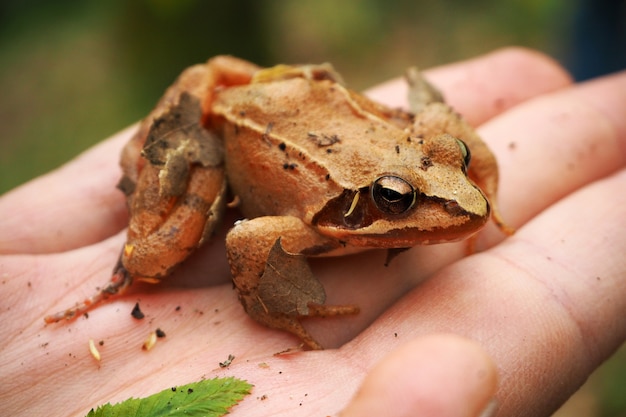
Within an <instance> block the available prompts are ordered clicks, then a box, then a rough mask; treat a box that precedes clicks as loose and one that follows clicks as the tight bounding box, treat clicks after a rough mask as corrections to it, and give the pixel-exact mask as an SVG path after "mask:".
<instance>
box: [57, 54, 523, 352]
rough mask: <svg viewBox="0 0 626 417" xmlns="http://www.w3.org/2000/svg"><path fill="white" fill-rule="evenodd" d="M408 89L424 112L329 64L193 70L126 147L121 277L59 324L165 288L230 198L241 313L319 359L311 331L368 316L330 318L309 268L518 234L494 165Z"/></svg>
mask: <svg viewBox="0 0 626 417" xmlns="http://www.w3.org/2000/svg"><path fill="white" fill-rule="evenodd" d="M407 78H408V80H409V84H410V87H411V97H412V107H413V109H412V110H413V111H412V112H406V111H402V110H398V109H391V108H388V107H385V106H383V105H381V104H378V103H375V102H373V101H371V100H369V99H368V98H366V97H364V96H363V95H360V94H358V93H356V92H354V91H351V90H349V89H347V88H346V87H344V85H343V83H342V81H341V78H340V76H339V75H338V74H337V73H336V72H335V71H334V70H333V68H332V67H331V66H330V65H328V64H324V65H304V66H286V65H279V66H276V67H273V68H267V69H262V68H259V67H257V66H256V65H254V64H252V63H249V62H246V61H243V60H240V59H237V58H234V57H229V56H218V57H215V58H213V59H211V60H209V61H208V62H207V63H206V64H203V65H197V66H193V67H190V68H188V69H187V70H185V71H184V72H183V73H182V74H181V76H180V77H179V78H178V80H177V81H176V82H175V83H174V85H173V86H172V87H170V88H169V89H168V90H167V92H166V93H165V95H164V97H163V98H162V99H161V101H160V102H159V104H158V105H157V107H156V108H155V110H153V111H152V113H151V114H150V115H149V116H148V117H147V118H146V119H145V120H144V121H143V122H142V124H141V125H140V127H139V129H138V131H137V133H136V134H135V135H134V137H133V138H132V139H131V140H130V142H129V143H128V144H127V145H126V147H125V148H124V151H123V154H122V162H121V164H122V167H123V171H124V177H123V179H122V181H121V182H120V188H121V189H122V190H123V191H124V192H125V193H126V195H127V197H128V205H129V210H130V224H129V228H128V236H127V242H126V244H125V245H124V248H123V250H122V254H121V256H120V259H119V262H118V264H117V266H116V267H115V269H114V274H113V277H112V278H111V280H110V282H109V283H108V285H106V286H105V287H104V288H103V289H102V290H101V291H100V292H99V293H98V294H96V295H94V296H93V297H91V298H89V299H87V300H85V301H83V302H82V303H80V304H77V305H76V306H74V307H72V308H70V309H68V310H65V311H62V312H59V313H57V314H55V315H52V316H48V317H46V318H45V320H46V322H48V323H50V322H55V321H58V320H61V319H63V318H68V319H69V318H72V317H75V316H76V315H78V314H81V313H83V312H85V311H87V310H88V309H89V308H91V307H92V306H93V305H95V304H97V303H99V302H100V301H102V300H104V299H106V298H108V297H110V296H111V295H114V294H119V293H121V292H123V290H124V289H125V288H127V287H128V286H129V285H131V283H132V282H133V280H135V279H142V280H152V281H158V280H160V279H162V278H164V277H166V276H167V275H168V273H169V272H170V271H171V270H172V268H174V267H175V266H176V265H177V264H179V263H180V262H182V261H183V260H185V258H187V256H189V254H191V253H192V252H193V251H194V250H195V249H196V248H197V247H198V246H200V245H201V244H202V243H203V242H205V241H206V240H207V239H210V237H211V235H212V233H213V231H214V229H215V227H216V225H217V224H218V223H219V222H220V219H221V218H222V216H223V213H224V210H225V208H226V206H227V202H228V201H230V199H231V198H232V199H233V200H234V201H236V202H237V205H238V208H239V210H240V211H241V213H243V215H244V216H245V217H246V220H242V221H239V222H237V223H236V224H235V225H234V227H233V228H232V229H231V230H230V232H229V233H228V235H227V237H226V248H227V254H228V262H229V263H230V266H231V272H232V277H233V282H234V284H235V287H236V289H237V291H238V294H239V299H240V300H241V303H242V304H243V306H244V308H245V310H246V312H247V313H248V314H249V315H250V316H251V317H252V318H253V319H255V320H256V321H258V322H260V323H262V324H264V325H266V326H269V327H274V328H278V329H282V330H285V331H288V332H291V333H293V334H294V335H296V336H298V337H299V338H300V339H301V340H302V341H303V342H304V343H305V344H306V346H308V347H309V348H312V349H321V348H322V346H320V344H319V343H317V342H316V341H315V340H314V339H313V337H311V336H310V335H309V333H308V332H307V331H306V330H305V328H304V327H303V326H302V324H301V323H300V320H301V319H302V318H304V317H310V316H333V315H342V314H354V313H357V312H358V307H356V306H351V305H345V306H343V305H325V304H324V301H325V293H324V289H323V287H322V286H321V284H320V283H319V282H318V281H317V280H316V279H315V277H314V276H313V274H312V273H311V271H310V269H309V268H308V263H307V258H308V257H310V256H319V255H337V254H342V253H346V252H349V251H353V250H354V249H357V250H359V249H367V248H386V249H390V250H401V249H404V248H409V247H412V246H415V245H425V244H435V243H441V242H452V241H457V240H461V239H466V238H468V237H471V236H472V235H474V234H475V233H476V232H477V231H478V230H480V229H481V228H482V227H483V226H484V225H485V223H486V222H487V220H488V219H489V218H490V217H491V218H492V219H493V220H494V221H495V223H496V225H498V226H499V227H500V229H501V230H503V231H504V232H505V233H511V229H510V228H508V227H507V226H506V225H505V224H504V222H503V221H502V220H501V217H500V214H499V213H498V211H497V209H496V206H495V196H496V191H497V180H498V178H497V177H498V168H497V164H496V160H495V158H494V156H493V154H492V153H491V152H490V150H489V149H488V148H487V146H486V145H485V144H484V143H483V142H482V140H481V139H480V138H479V137H478V136H477V135H476V133H475V132H474V131H473V129H472V128H471V127H470V126H469V125H468V124H467V123H466V122H465V121H464V120H463V119H462V118H461V117H460V116H459V115H458V114H456V113H455V112H454V111H453V110H452V109H451V108H450V107H448V106H447V105H446V104H444V103H443V101H442V100H441V96H440V95H439V94H438V92H437V91H436V90H435V89H434V88H432V87H431V86H430V85H429V84H428V83H427V82H425V80H424V79H423V78H421V75H420V74H419V72H417V71H410V72H409V73H408V77H407ZM470 149H471V154H472V163H471V164H470ZM229 196H231V197H229ZM490 203H491V204H490Z"/></svg>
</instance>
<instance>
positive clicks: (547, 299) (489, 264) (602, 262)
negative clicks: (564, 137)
mask: <svg viewBox="0 0 626 417" xmlns="http://www.w3.org/2000/svg"><path fill="white" fill-rule="evenodd" d="M625 187H626V171H620V172H619V173H618V174H616V175H614V176H611V177H608V178H606V179H602V180H599V181H597V182H595V183H593V184H591V185H589V186H587V187H585V188H584V189H582V190H580V191H578V192H576V193H574V194H572V195H571V196H569V197H567V198H565V199H563V200H561V201H559V202H558V203H557V204H555V205H554V206H552V207H551V208H550V209H548V210H546V211H545V212H544V213H542V214H541V215H539V216H537V217H536V218H535V219H533V220H532V221H531V222H529V223H528V224H527V225H526V226H525V227H524V228H523V229H521V230H520V231H519V233H518V234H516V235H515V236H513V237H512V238H510V239H509V240H508V242H507V243H505V244H502V245H499V246H497V247H496V248H494V249H492V250H490V251H488V252H485V253H483V254H479V255H477V256H473V257H470V258H466V259H465V260H463V261H461V262H457V263H455V264H453V265H452V266H450V267H449V268H446V269H444V270H442V271H441V273H439V274H436V275H435V276H434V277H432V278H431V279H430V280H429V281H427V282H426V283H424V284H423V285H421V286H420V287H418V288H417V289H416V290H414V291H412V292H411V293H409V295H408V296H407V297H405V298H404V299H403V300H402V301H401V302H400V303H398V304H396V305H395V306H394V307H393V308H392V309H391V310H390V311H389V312H388V314H386V315H384V316H383V317H382V318H381V319H380V320H379V321H378V322H377V323H375V324H374V325H373V326H372V327H370V328H369V329H368V330H367V331H366V332H365V333H364V335H363V336H364V338H365V339H366V340H365V342H367V341H369V342H370V343H371V345H372V346H375V345H378V346H380V345H381V344H384V343H383V342H385V341H386V342H387V343H386V345H390V343H389V341H392V340H399V341H402V340H406V339H407V338H414V337H418V336H419V335H423V334H428V333H432V332H441V331H446V332H452V333H456V334H459V335H463V336H465V337H468V338H472V339H474V340H477V341H478V342H480V343H481V344H482V345H483V346H484V347H485V349H486V350H487V351H488V353H489V354H490V356H491V357H492V358H493V359H494V361H496V363H497V365H498V368H499V370H500V375H501V383H500V390H499V393H498V398H499V410H500V413H501V414H502V415H550V414H551V412H553V411H554V410H555V409H556V408H557V407H559V406H560V404H561V403H562V402H563V401H565V399H567V398H568V397H569V396H570V395H571V394H572V393H573V392H574V391H575V390H576V389H577V388H578V387H579V386H580V385H581V384H582V383H583V382H584V380H585V379H586V378H587V377H588V375H589V374H590V373H591V371H592V370H593V369H595V367H597V366H598V365H599V364H600V363H601V362H602V361H603V360H605V359H606V358H607V357H608V356H609V355H610V354H612V352H614V350H615V349H616V348H617V347H618V346H619V345H620V344H621V343H623V341H624V339H625V338H626V326H624V321H623V312H624V311H626V281H625V280H624V276H626V263H625V262H624V256H623V254H624V253H625V251H626V235H625V234H624V233H623V230H624V228H625V227H626V196H625V195H624V193H622V192H621V190H623V189H625ZM392 333H395V334H396V336H394V335H393V334H392ZM355 343H357V344H358V345H359V346H364V345H363V343H364V341H363V340H361V339H360V338H357V339H356V340H355ZM381 354H382V352H381V349H380V347H377V348H375V349H372V352H371V355H372V356H373V357H374V358H378V357H379V355H381ZM374 360H375V359H372V361H374ZM366 362H367V361H366Z"/></svg>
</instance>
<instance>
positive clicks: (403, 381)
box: [340, 335, 497, 417]
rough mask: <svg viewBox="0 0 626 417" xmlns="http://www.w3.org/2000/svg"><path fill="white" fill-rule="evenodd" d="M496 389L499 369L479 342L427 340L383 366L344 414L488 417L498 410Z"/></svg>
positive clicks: (356, 416) (445, 337) (408, 347)
mask: <svg viewBox="0 0 626 417" xmlns="http://www.w3.org/2000/svg"><path fill="white" fill-rule="evenodd" d="M496 388H497V370H496V367H495V365H494V363H493V361H492V360H491V358H490V357H489V356H488V355H487V354H486V353H485V351H484V350H483V349H482V347H480V346H479V345H478V344H477V343H476V342H473V341H470V340H468V339H464V338H461V337H459V336H453V335H432V336H426V337H421V338H419V339H415V340H413V341H411V342H409V343H407V344H405V345H403V346H401V347H400V348H398V349H397V350H395V351H394V352H392V353H391V354H389V355H388V356H387V357H385V358H384V359H383V360H382V361H381V362H380V363H378V365H376V366H375V367H374V368H373V369H372V371H371V372H370V373H369V374H368V375H367V377H366V378H365V380H364V381H363V384H362V386H361V388H360V389H359V391H358V392H357V393H356V395H355V397H354V398H353V399H352V401H351V402H350V404H349V405H348V407H347V408H346V409H345V410H344V411H343V412H342V413H341V414H340V416H341V417H365V416H376V415H380V416H382V415H393V416H395V417H405V416H407V417H408V416H411V417H412V416H420V415H422V416H430V417H438V416H446V417H450V416H454V417H477V416H481V417H484V416H487V415H491V414H492V413H493V412H494V411H495V401H493V396H494V394H495V392H496Z"/></svg>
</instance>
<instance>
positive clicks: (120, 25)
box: [0, 0, 571, 193]
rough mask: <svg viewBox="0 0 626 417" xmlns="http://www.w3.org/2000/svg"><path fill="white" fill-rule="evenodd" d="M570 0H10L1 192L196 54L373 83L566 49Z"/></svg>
mask: <svg viewBox="0 0 626 417" xmlns="http://www.w3.org/2000/svg"><path fill="white" fill-rule="evenodd" d="M569 4H570V3H569V2H568V1H566V0H549V1H540V0H511V1H509V2H498V1H496V0H473V1H464V0H445V1H438V2H433V1H415V0H359V1H356V0H345V1H343V2H341V3H338V2H336V1H334V0H257V1H254V0H233V1H215V0H209V1H200V0H177V1H174V0H129V1H122V0H110V1H108V2H100V1H95V0H91V1H89V0H87V1H78V0H57V1H55V2H48V1H44V0H23V1H21V2H15V1H11V0H0V91H2V95H1V96H0V149H1V152H0V193H2V192H5V191H7V190H9V189H11V188H13V187H15V186H16V185H18V184H20V183H23V182H24V181H26V180H28V179H30V178H33V177H35V176H37V175H40V174H43V173H45V172H47V171H49V170H51V169H53V168H54V167H56V166H58V165H60V164H61V163H63V162H64V161H67V160H68V159H70V158H71V157H73V156H74V155H76V154H77V153H79V152H80V151H82V150H84V149H86V148H88V147H89V146H90V145H92V144H94V143H96V142H98V141H99V140H101V139H102V138H104V137H106V136H108V135H110V134H112V133H114V132H116V131H118V130H120V129H122V128H123V127H125V126H127V125H129V124H131V123H133V122H134V121H136V120H138V119H140V118H141V117H142V116H143V115H145V114H146V113H147V112H148V111H149V110H150V108H151V107H152V105H153V104H154V103H155V101H156V100H157V99H158V97H159V96H160V95H161V93H162V92H163V90H164V89H165V87H166V86H167V85H169V84H170V83H171V82H172V80H173V79H174V78H175V77H176V75H177V74H178V73H180V71H181V70H182V69H183V68H185V67H186V66H188V65H191V64H193V63H197V62H202V61H204V60H206V59H207V58H208V57H210V56H213V55H216V54H220V53H228V54H233V55H237V56H240V57H243V58H246V59H249V60H251V61H254V62H257V63H259V64H261V65H271V64H274V63H279V62H324V61H329V62H332V63H333V64H334V65H335V66H336V67H337V68H338V69H339V70H340V71H341V72H342V73H343V74H344V76H345V79H346V80H347V81H348V82H349V83H350V84H351V86H353V87H355V88H357V89H361V88H364V87H366V86H369V85H371V84H374V83H376V82H379V81H381V80H384V79H387V78H390V77H393V76H397V75H398V74H400V73H401V72H402V71H403V69H404V68H406V67H408V66H410V65H415V64H417V65H419V66H421V67H429V66H432V65H437V64H442V63H446V62H451V61H455V60H459V59H464V58H468V57H471V56H474V55H477V54H480V53H484V52H487V51H490V50H492V49H494V48H498V47H501V46H505V45H511V44H518V45H526V46H530V47H533V48H537V49H540V50H544V51H547V52H548V53H551V54H552V55H557V56H558V51H559V50H560V48H559V44H561V43H562V41H561V39H562V35H563V32H564V26H565V25H566V22H567V19H566V18H563V16H568V15H570V14H571V12H570V10H569V7H568V5H569Z"/></svg>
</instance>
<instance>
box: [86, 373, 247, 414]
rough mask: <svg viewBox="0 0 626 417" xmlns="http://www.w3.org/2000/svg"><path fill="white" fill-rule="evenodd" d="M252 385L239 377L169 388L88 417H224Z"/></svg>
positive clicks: (215, 379) (106, 406)
mask: <svg viewBox="0 0 626 417" xmlns="http://www.w3.org/2000/svg"><path fill="white" fill-rule="evenodd" d="M251 388H252V385H251V384H249V383H248V382H246V381H242V380H240V379H236V378H214V379H207V380H203V381H200V382H193V383H191V384H187V385H181V386H179V387H175V388H168V389H166V390H163V391H161V392H159V393H156V394H153V395H151V396H149V397H146V398H129V399H128V400H126V401H123V402H121V403H118V404H114V405H111V404H105V405H103V406H100V407H98V408H97V409H96V410H94V409H92V410H91V411H90V412H89V414H87V417H118V416H120V417H122V416H131V417H133V416H134V417H161V416H162V417H165V416H167V417H175V416H185V417H194V416H197V417H200V416H202V417H220V416H223V415H225V414H228V410H229V409H230V408H231V407H233V406H234V405H236V404H237V403H238V402H239V401H241V400H242V399H243V397H245V396H246V395H248V394H250V389H251Z"/></svg>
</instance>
